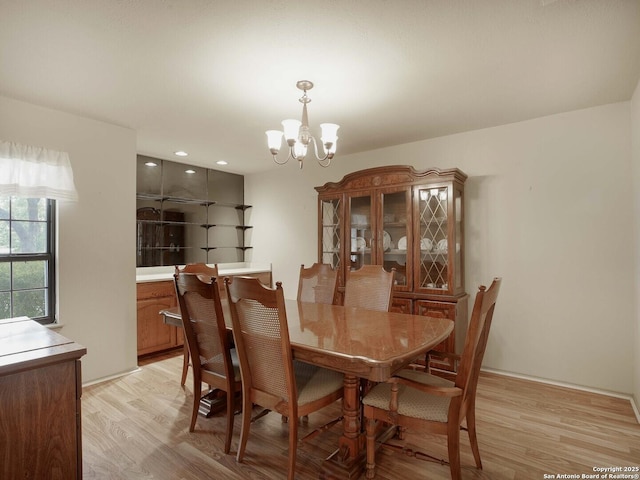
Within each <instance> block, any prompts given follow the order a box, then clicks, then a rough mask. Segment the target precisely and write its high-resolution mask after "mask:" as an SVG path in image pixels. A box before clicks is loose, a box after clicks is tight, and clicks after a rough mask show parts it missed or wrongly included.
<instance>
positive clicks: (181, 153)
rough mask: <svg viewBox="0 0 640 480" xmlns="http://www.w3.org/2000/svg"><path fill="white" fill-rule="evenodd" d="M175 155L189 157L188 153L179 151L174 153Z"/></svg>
mask: <svg viewBox="0 0 640 480" xmlns="http://www.w3.org/2000/svg"><path fill="white" fill-rule="evenodd" d="M173 153H174V154H176V155H177V156H179V157H186V156H187V155H189V154H188V153H187V152H184V151H182V150H178V151H177V152H173Z"/></svg>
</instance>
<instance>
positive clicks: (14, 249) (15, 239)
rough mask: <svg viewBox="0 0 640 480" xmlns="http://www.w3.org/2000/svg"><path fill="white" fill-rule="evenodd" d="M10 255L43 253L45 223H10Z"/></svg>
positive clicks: (45, 244)
mask: <svg viewBox="0 0 640 480" xmlns="http://www.w3.org/2000/svg"><path fill="white" fill-rule="evenodd" d="M11 226H12V230H11V253H45V252H46V251H47V224H46V223H45V222H16V221H13V222H11Z"/></svg>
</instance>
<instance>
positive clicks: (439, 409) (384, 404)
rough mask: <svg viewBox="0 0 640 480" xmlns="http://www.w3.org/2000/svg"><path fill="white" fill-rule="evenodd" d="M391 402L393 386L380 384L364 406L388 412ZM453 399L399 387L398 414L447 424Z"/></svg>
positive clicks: (402, 386) (375, 387) (370, 392)
mask: <svg viewBox="0 0 640 480" xmlns="http://www.w3.org/2000/svg"><path fill="white" fill-rule="evenodd" d="M390 401H391V385H390V384H388V383H379V384H377V385H376V386H374V387H373V388H372V389H371V390H370V391H369V393H368V394H367V396H366V397H365V398H364V400H363V402H362V403H363V404H365V405H370V406H372V407H376V408H380V409H383V410H386V409H388V408H389V402H390ZM450 403H451V398H448V397H439V396H437V395H425V394H424V393H423V392H421V391H420V390H416V389H415V388H411V387H409V386H407V385H398V413H399V414H400V415H404V416H405V417H412V418H420V419H422V420H431V421H434V422H443V423H446V421H447V416H448V412H449V404H450Z"/></svg>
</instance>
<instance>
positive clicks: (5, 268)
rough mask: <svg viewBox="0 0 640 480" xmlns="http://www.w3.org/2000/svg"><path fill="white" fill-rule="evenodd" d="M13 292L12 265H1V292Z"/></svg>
mask: <svg viewBox="0 0 640 480" xmlns="http://www.w3.org/2000/svg"><path fill="white" fill-rule="evenodd" d="M6 290H11V264H10V263H9V262H2V263H0V292H2V291H6Z"/></svg>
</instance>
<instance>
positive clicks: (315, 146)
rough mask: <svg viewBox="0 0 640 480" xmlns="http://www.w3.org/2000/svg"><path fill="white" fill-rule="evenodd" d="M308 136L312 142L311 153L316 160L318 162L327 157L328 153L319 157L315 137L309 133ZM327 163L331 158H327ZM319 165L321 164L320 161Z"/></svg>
mask: <svg viewBox="0 0 640 480" xmlns="http://www.w3.org/2000/svg"><path fill="white" fill-rule="evenodd" d="M309 138H310V139H311V141H312V142H313V153H314V154H315V156H316V160H318V162H324V161H325V160H326V159H327V158H329V155H330V154H329V153H327V154H326V155H325V156H324V157H320V155H318V144H317V143H316V139H315V137H314V136H313V135H310V136H309ZM329 163H331V159H330V158H329ZM320 165H322V163H320ZM327 165H328V164H327ZM323 166H324V165H323Z"/></svg>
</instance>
